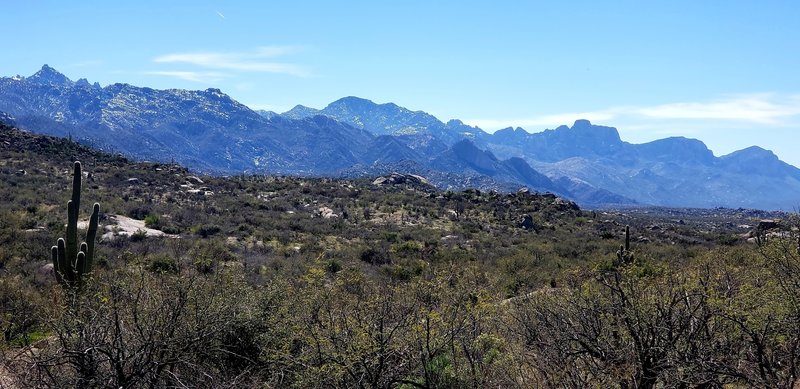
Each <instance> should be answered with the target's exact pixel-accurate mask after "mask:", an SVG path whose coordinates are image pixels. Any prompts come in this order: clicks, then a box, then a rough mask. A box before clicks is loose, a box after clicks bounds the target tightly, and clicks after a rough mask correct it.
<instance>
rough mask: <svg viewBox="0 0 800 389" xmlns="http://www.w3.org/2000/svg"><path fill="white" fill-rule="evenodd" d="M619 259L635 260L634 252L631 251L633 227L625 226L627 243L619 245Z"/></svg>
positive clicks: (625, 260) (626, 261)
mask: <svg viewBox="0 0 800 389" xmlns="http://www.w3.org/2000/svg"><path fill="white" fill-rule="evenodd" d="M617 259H618V260H619V263H621V264H622V263H629V262H632V261H633V253H632V252H631V227H630V226H625V244H624V245H620V246H619V251H617Z"/></svg>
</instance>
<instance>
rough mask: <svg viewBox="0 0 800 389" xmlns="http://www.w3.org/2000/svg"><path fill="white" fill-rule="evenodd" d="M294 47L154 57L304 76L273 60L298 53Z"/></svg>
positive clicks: (303, 71) (295, 67) (158, 60)
mask: <svg viewBox="0 0 800 389" xmlns="http://www.w3.org/2000/svg"><path fill="white" fill-rule="evenodd" d="M298 50H299V49H298V48H297V47H294V46H265V47H259V48H257V49H255V50H252V51H247V52H189V53H174V54H167V55H162V56H159V57H156V58H155V59H153V61H154V62H156V63H170V64H186V65H192V66H198V67H202V68H207V69H216V70H228V71H236V72H258V73H277V74H288V75H292V76H298V77H304V76H307V75H308V71H307V70H306V69H304V68H303V67H302V66H299V65H296V64H292V63H286V62H280V61H276V60H275V59H277V58H278V57H282V56H286V55H288V54H292V53H295V52H297V51H298Z"/></svg>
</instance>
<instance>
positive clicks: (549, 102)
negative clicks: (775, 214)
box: [0, 0, 800, 166]
mask: <svg viewBox="0 0 800 389" xmlns="http://www.w3.org/2000/svg"><path fill="white" fill-rule="evenodd" d="M798 17H800V2H797V1H759V2H756V1H697V0H694V1H659V2H648V1H607V2H604V1H552V2H534V1H518V2H512V1H495V2H488V1H402V2H401V1H363V2H362V1H351V2H321V1H320V2H314V1H281V2H276V1H252V2H244V1H136V2H111V1H102V2H101V1H81V2H65V1H37V0H30V1H25V2H21V1H19V2H17V1H14V2H11V4H4V5H3V25H4V39H3V49H2V50H3V61H0V75H4V76H12V75H16V74H21V75H24V76H28V75H30V74H32V73H34V72H35V71H36V70H38V69H39V68H40V67H41V66H42V64H45V63H47V64H49V65H51V66H53V67H55V68H56V69H58V70H59V71H61V72H63V73H64V74H66V75H67V76H69V77H70V78H72V79H74V80H75V79H78V78H87V79H89V81H91V82H95V81H97V82H100V84H102V85H107V84H110V83H114V82H127V83H130V84H134V85H139V86H148V87H152V88H159V89H167V88H186V89H206V88H210V87H214V88H220V89H222V90H223V91H224V92H226V93H228V94H229V95H231V96H232V97H233V98H235V99H237V100H239V101H241V102H243V103H245V104H247V105H249V106H251V107H253V108H260V109H270V110H274V111H278V112H281V111H285V110H288V109H290V108H291V107H292V106H294V105H295V104H303V105H307V106H311V107H315V108H322V107H324V106H325V105H327V104H328V103H330V102H331V101H334V100H336V99H338V98H340V97H344V96H359V97H364V98H368V99H371V100H373V101H375V102H378V103H384V102H395V103H397V104H399V105H401V106H404V107H407V108H409V109H412V110H423V111H426V112H429V113H432V114H434V115H436V116H437V117H438V118H439V119H441V120H444V121H446V120H449V119H452V118H458V119H462V120H463V121H465V122H467V123H469V124H474V125H479V126H480V127H481V128H483V129H485V130H487V131H494V130H497V129H499V128H503V127H507V126H514V127H517V126H520V127H523V128H525V129H527V130H528V131H531V132H538V131H542V130H544V129H546V128H555V127H556V126H558V125H560V124H571V123H572V122H573V121H574V120H575V119H578V118H587V119H590V120H592V121H593V122H595V123H598V124H604V125H609V126H614V127H617V128H618V129H619V131H620V133H621V135H622V138H623V139H624V140H627V141H629V142H633V143H641V142H646V141H650V140H654V139H658V138H662V137H666V136H686V137H692V138H698V139H701V140H703V141H704V142H706V144H707V145H708V146H709V148H711V149H712V150H713V151H714V152H715V154H716V155H723V154H726V153H729V152H731V151H734V150H736V149H741V148H744V147H747V146H750V145H759V146H762V147H764V148H767V149H770V150H773V151H774V152H775V153H776V154H778V156H779V157H781V159H783V160H785V161H787V162H790V163H792V164H794V165H795V166H800V153H798V152H797V150H798V146H800V142H798V141H797V140H796V139H797V135H796V131H797V130H798V129H800V77H798V76H797V69H800V50H798V49H800V46H798V44H799V42H800V28H798V27H797V18H798Z"/></svg>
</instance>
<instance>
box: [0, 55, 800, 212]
mask: <svg viewBox="0 0 800 389" xmlns="http://www.w3.org/2000/svg"><path fill="white" fill-rule="evenodd" d="M0 121H4V122H12V123H14V124H15V125H16V126H18V127H20V128H24V129H26V130H29V131H32V132H39V133H45V134H50V135H57V136H70V137H72V138H73V139H77V140H78V141H80V142H82V143H87V144H90V145H92V146H94V147H96V148H100V149H104V150H107V151H115V152H119V153H122V154H126V155H129V156H132V157H135V158H138V159H148V160H173V161H175V162H179V163H181V164H184V165H186V166H187V167H189V168H191V169H195V170H198V171H203V172H208V173H215V174H226V175H227V174H294V175H313V176H370V175H378V174H384V173H386V172H391V171H399V172H403V173H414V174H420V175H423V176H425V177H427V178H428V179H429V180H430V181H431V182H432V183H433V184H435V185H437V186H439V187H441V188H446V189H464V188H467V187H477V188H479V189H484V190H516V189H519V188H520V187H528V188H530V189H532V190H537V191H548V192H553V193H556V194H559V195H561V196H565V197H568V198H571V199H573V200H575V201H577V202H579V203H581V204H583V205H609V204H626V205H635V204H639V205H657V206H680V207H702V208H712V207H729V208H740V207H741V208H761V209H784V210H792V209H795V208H796V207H797V206H798V205H800V169H798V168H796V167H794V166H791V165H789V164H787V163H785V162H783V161H780V160H779V159H778V157H777V156H775V154H773V153H772V152H770V151H768V150H764V149H762V148H759V147H757V146H753V147H749V148H746V149H744V150H740V151H736V152H734V153H731V154H728V155H725V156H720V157H717V156H715V155H714V154H713V153H712V152H711V151H710V150H709V149H708V148H707V147H706V145H705V144H704V143H703V142H701V141H699V140H696V139H687V138H681V137H675V138H666V139H660V140H657V141H653V142H650V143H645V144H632V143H628V142H625V141H623V140H622V139H620V136H619V133H618V132H617V130H616V129H615V128H613V127H606V126H599V125H594V124H592V123H590V122H588V121H586V120H578V121H576V122H575V123H574V124H573V125H572V126H560V127H558V128H555V129H551V130H545V131H542V132H537V133H531V132H528V131H526V130H524V129H521V128H506V129H502V130H499V131H497V132H495V133H492V134H490V133H487V132H485V131H483V130H481V129H480V128H477V127H472V126H468V125H466V124H464V123H463V122H461V121H459V120H450V121H448V122H442V121H440V120H439V119H437V118H436V117H434V116H432V115H430V114H428V113H425V112H423V111H411V110H409V109H406V108H403V107H400V106H398V105H396V104H393V103H387V104H376V103H374V102H372V101H370V100H366V99H362V98H357V97H345V98H342V99H339V100H337V101H334V102H332V103H330V104H329V105H328V106H326V107H324V108H323V109H315V108H309V107H304V106H301V105H298V106H296V107H294V108H293V109H291V110H290V111H287V112H284V113H280V114H279V113H275V112H270V111H254V110H252V109H250V108H248V107H247V106H245V105H243V104H241V103H239V102H237V101H235V100H233V99H232V98H230V97H229V96H228V95H226V94H224V93H222V91H220V90H219V89H206V90H204V91H188V90H180V89H170V90H155V89H151V88H144V87H136V86H132V85H128V84H112V85H108V86H105V87H101V86H100V85H99V84H97V83H94V84H92V83H89V82H88V81H87V80H86V79H80V80H78V81H72V80H70V79H69V78H67V77H66V76H64V75H63V74H61V73H59V72H58V71H56V70H55V69H53V68H51V67H49V66H47V65H45V66H43V67H42V69H41V70H39V71H38V72H36V73H35V74H33V75H32V76H29V77H21V76H15V77H3V78H0Z"/></svg>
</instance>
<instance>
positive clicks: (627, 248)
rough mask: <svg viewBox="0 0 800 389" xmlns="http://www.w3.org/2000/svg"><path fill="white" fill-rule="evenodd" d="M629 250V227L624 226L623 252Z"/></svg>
mask: <svg viewBox="0 0 800 389" xmlns="http://www.w3.org/2000/svg"><path fill="white" fill-rule="evenodd" d="M630 250H631V226H625V251H630Z"/></svg>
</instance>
